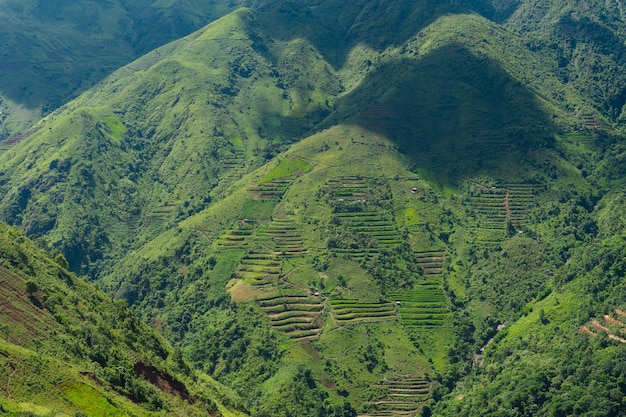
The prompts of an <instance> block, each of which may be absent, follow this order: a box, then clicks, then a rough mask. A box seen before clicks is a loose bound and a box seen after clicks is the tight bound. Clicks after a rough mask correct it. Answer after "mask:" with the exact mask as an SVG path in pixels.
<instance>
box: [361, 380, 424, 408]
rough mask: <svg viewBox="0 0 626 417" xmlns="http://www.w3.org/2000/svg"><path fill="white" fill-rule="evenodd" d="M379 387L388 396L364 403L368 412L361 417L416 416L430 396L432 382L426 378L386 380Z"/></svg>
mask: <svg viewBox="0 0 626 417" xmlns="http://www.w3.org/2000/svg"><path fill="white" fill-rule="evenodd" d="M378 387H381V388H383V389H384V390H385V391H386V396H385V397H383V398H381V399H378V400H375V401H369V402H366V403H364V404H363V408H364V409H366V410H367V412H366V413H365V414H359V417H387V416H414V415H415V414H416V413H417V412H418V410H419V407H420V404H421V402H422V401H424V400H425V399H427V398H428V396H429V395H430V382H429V381H428V380H426V379H425V378H424V377H414V376H410V375H409V376H403V377H398V378H394V379H386V380H384V381H383V382H381V383H380V384H378Z"/></svg>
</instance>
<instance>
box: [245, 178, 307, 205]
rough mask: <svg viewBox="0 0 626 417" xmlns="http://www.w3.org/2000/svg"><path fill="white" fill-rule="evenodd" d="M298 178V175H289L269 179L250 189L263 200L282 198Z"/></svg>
mask: <svg viewBox="0 0 626 417" xmlns="http://www.w3.org/2000/svg"><path fill="white" fill-rule="evenodd" d="M295 179H296V175H292V176H289V177H283V178H277V179H275V180H272V181H267V182H264V183H262V184H257V185H256V186H254V187H253V188H252V189H250V191H251V192H252V194H253V195H255V196H256V197H258V198H259V199H261V200H275V201H277V200H280V199H281V198H282V197H283V194H285V191H287V189H288V188H289V186H290V185H291V184H292V183H293V181H294V180H295Z"/></svg>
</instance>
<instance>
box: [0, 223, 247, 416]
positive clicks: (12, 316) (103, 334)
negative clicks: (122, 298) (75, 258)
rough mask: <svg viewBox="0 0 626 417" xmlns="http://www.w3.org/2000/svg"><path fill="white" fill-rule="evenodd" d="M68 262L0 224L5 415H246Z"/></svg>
mask: <svg viewBox="0 0 626 417" xmlns="http://www.w3.org/2000/svg"><path fill="white" fill-rule="evenodd" d="M66 265H67V263H66V261H65V259H64V258H63V256H62V255H60V254H57V256H56V257H55V259H54V260H52V259H50V258H49V257H48V256H47V255H46V254H44V253H42V252H41V250H40V249H38V248H37V247H36V246H35V244H34V243H33V242H31V241H29V240H28V239H27V238H26V237H25V236H24V234H23V232H21V231H19V230H17V229H15V228H11V227H8V226H6V225H0V302H1V304H2V314H0V329H1V335H0V351H1V352H2V354H1V355H0V358H1V359H0V362H2V369H3V372H2V375H0V381H2V386H3V387H4V388H5V391H4V395H3V398H2V399H0V410H2V413H3V414H4V415H16V416H17V415H25V413H30V414H28V415H37V416H39V415H70V414H72V415H73V414H74V413H76V415H79V414H80V415H110V416H118V415H119V416H125V415H131V414H132V415H137V416H144V415H145V416H147V415H171V414H172V413H183V414H184V415H189V416H206V415H215V416H217V415H222V416H225V417H226V416H233V417H234V416H243V415H245V406H244V405H243V403H242V402H241V401H240V400H238V399H237V397H236V396H235V395H234V394H232V393H230V392H229V390H228V389H226V388H225V387H223V386H220V384H218V383H217V382H215V381H213V380H212V379H211V378H209V377H208V376H206V375H204V374H202V373H200V372H198V371H196V370H195V369H193V368H191V367H190V366H189V365H188V363H187V362H186V361H185V360H184V359H183V357H182V356H181V352H180V350H178V349H174V348H172V346H171V345H169V344H168V343H167V342H166V341H165V340H163V338H162V337H160V336H159V335H158V334H156V332H155V331H154V330H152V329H150V328H148V327H147V326H146V325H145V324H143V323H141V322H140V321H139V320H138V319H137V318H136V317H135V316H134V315H133V313H132V311H130V310H129V309H128V307H126V306H125V304H124V303H123V302H122V303H120V302H119V300H118V301H114V300H112V299H111V298H110V296H108V295H106V294H104V293H103V292H102V291H99V290H96V289H95V288H93V287H92V286H90V284H88V283H87V282H85V281H84V280H83V279H82V278H79V277H77V276H75V275H73V274H71V273H69V272H67V271H66V270H65V269H64V268H65V266H66ZM61 413H63V414H61ZM81 413H82V414H81Z"/></svg>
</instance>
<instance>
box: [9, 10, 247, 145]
mask: <svg viewBox="0 0 626 417" xmlns="http://www.w3.org/2000/svg"><path fill="white" fill-rule="evenodd" d="M235 7H237V2H227V1H221V0H214V1H208V2H207V1H202V2H199V1H157V2H154V1H152V0H129V1H127V0H115V1H108V2H100V1H92V0H81V1H76V2H73V3H71V4H69V3H67V2H64V1H57V0H50V1H27V2H24V1H16V0H4V1H2V8H1V10H0V32H1V33H2V34H3V42H4V44H3V47H2V52H0V61H1V62H2V64H1V66H0V68H1V69H2V71H1V72H0V139H7V138H9V137H12V136H13V137H14V136H16V135H17V134H18V133H25V132H26V131H27V130H28V129H29V128H30V127H31V126H32V125H33V124H34V123H35V122H36V121H37V120H38V119H39V118H41V116H42V115H45V114H47V113H49V112H50V111H52V110H54V109H55V108H57V107H59V106H61V105H62V104H64V103H66V102H67V101H68V100H70V99H71V98H74V97H75V96H76V95H78V94H79V93H81V92H83V91H85V90H86V89H87V88H89V87H91V86H92V85H94V84H95V83H97V82H98V81H100V80H102V79H103V78H104V77H106V76H107V75H108V74H110V73H111V72H113V71H114V70H116V69H118V68H119V67H121V66H122V65H125V64H127V63H128V62H130V61H132V60H134V59H136V58H138V57H139V56H141V55H143V54H145V53H147V52H149V51H151V50H152V49H154V48H156V47H158V46H161V45H163V44H165V43H167V42H170V41H173V40H175V39H178V38H180V37H182V36H185V35H188V34H189V33H191V32H193V31H194V30H196V29H199V28H200V27H202V26H204V25H206V24H207V23H209V22H210V21H212V20H214V19H215V18H217V17H220V16H223V15H224V14H227V13H228V12H230V11H232V10H234V8H235Z"/></svg>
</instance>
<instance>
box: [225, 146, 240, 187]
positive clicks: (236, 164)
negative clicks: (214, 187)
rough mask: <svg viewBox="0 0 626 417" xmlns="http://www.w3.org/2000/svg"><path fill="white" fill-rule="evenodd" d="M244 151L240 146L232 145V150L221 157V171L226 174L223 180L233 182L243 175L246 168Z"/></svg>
mask: <svg viewBox="0 0 626 417" xmlns="http://www.w3.org/2000/svg"><path fill="white" fill-rule="evenodd" d="M245 161H246V152H245V150H244V149H243V148H241V147H237V146H236V147H234V149H233V152H232V153H231V154H229V155H227V156H224V157H222V158H221V165H222V172H224V173H225V174H226V177H225V179H224V180H223V181H227V182H233V181H236V180H238V179H239V178H241V177H242V176H243V174H244V173H245V170H246V165H245Z"/></svg>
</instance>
